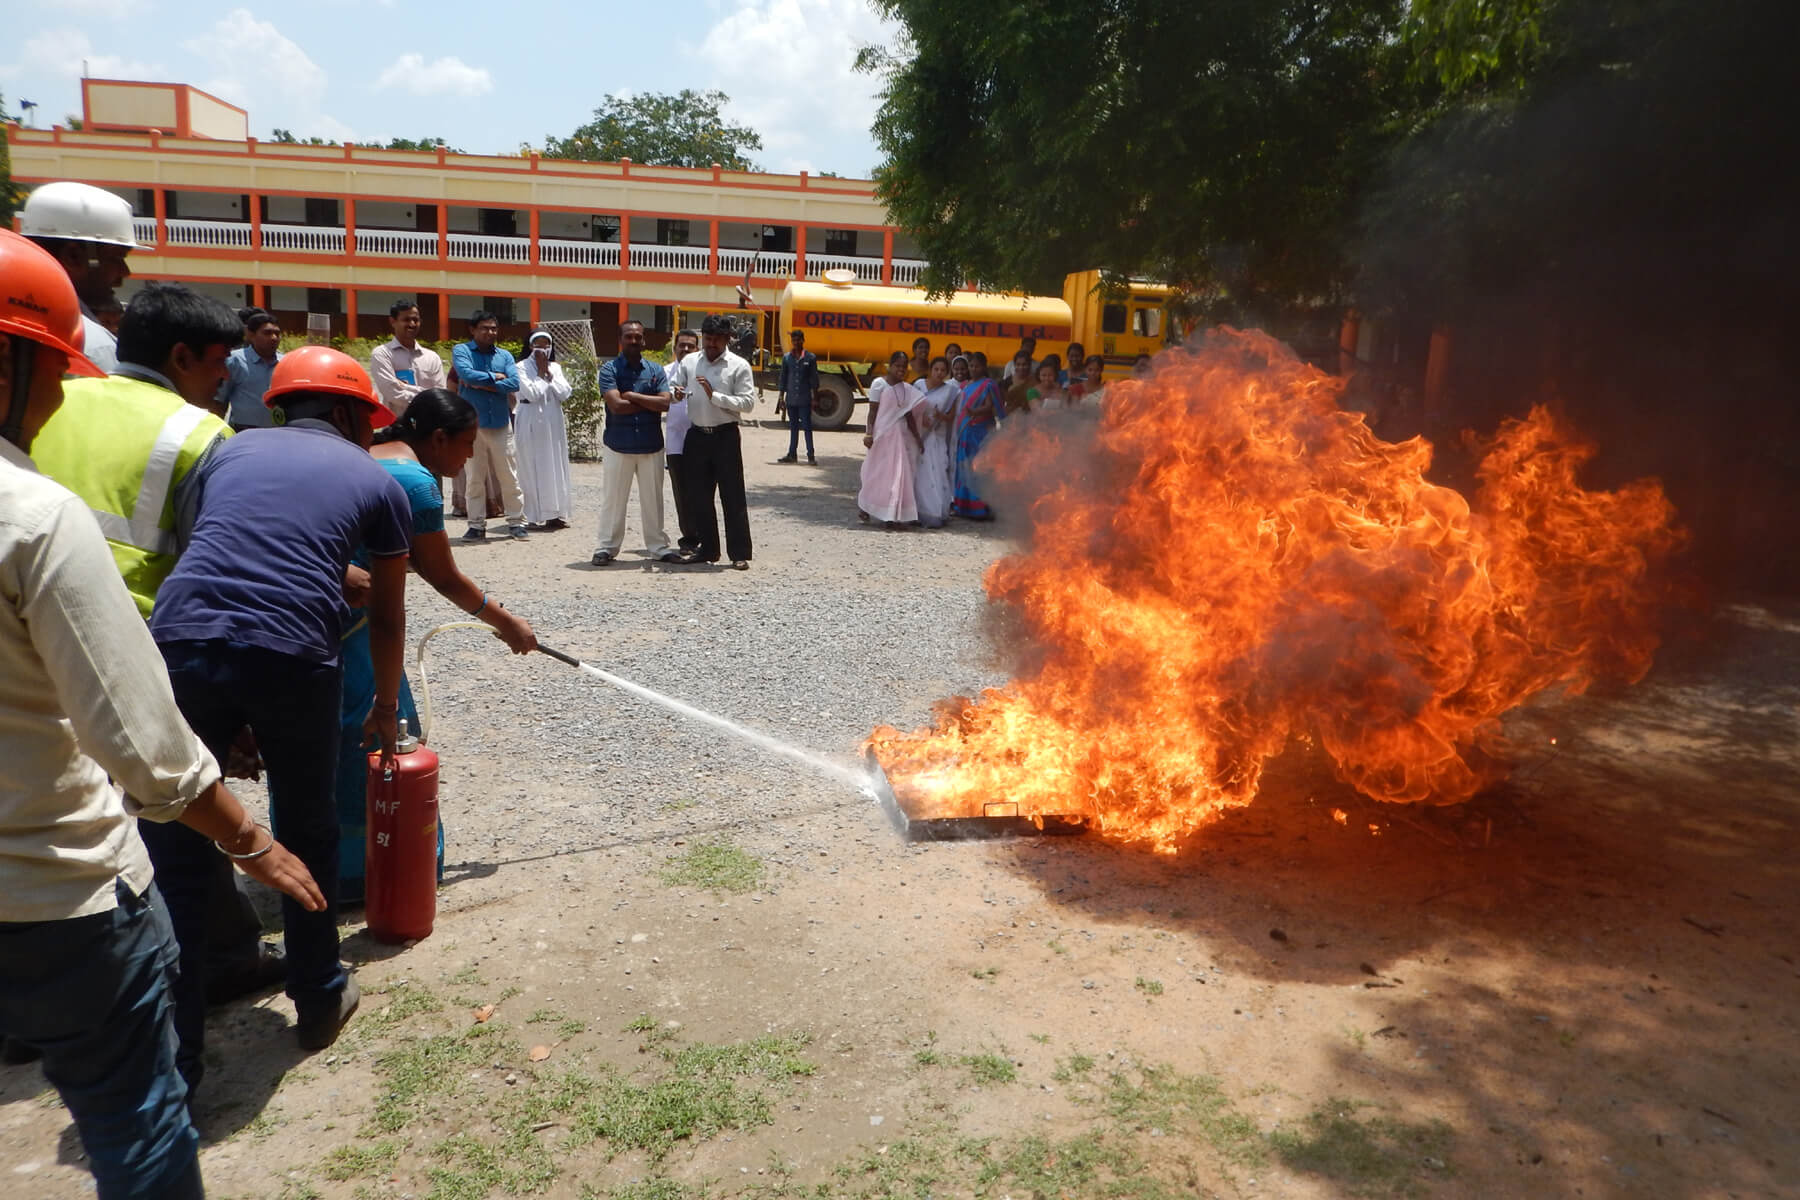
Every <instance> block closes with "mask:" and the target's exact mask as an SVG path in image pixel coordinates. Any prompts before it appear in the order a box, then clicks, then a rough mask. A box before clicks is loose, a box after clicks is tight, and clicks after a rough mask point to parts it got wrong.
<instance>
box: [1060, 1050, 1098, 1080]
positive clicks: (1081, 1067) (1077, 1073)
mask: <svg viewBox="0 0 1800 1200" xmlns="http://www.w3.org/2000/svg"><path fill="white" fill-rule="evenodd" d="M1093 1069H1094V1060H1093V1058H1092V1056H1090V1055H1086V1054H1071V1055H1069V1057H1067V1058H1060V1059H1057V1061H1056V1070H1054V1071H1052V1072H1050V1078H1052V1079H1054V1080H1056V1082H1058V1083H1068V1082H1069V1081H1070V1080H1072V1079H1082V1078H1085V1077H1086V1076H1087V1073H1088V1072H1089V1071H1092V1070H1093Z"/></svg>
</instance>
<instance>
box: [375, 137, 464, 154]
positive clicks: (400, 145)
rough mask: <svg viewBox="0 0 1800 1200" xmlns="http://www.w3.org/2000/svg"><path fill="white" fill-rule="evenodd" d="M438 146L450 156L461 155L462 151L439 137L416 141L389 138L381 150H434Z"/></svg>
mask: <svg viewBox="0 0 1800 1200" xmlns="http://www.w3.org/2000/svg"><path fill="white" fill-rule="evenodd" d="M439 146H442V147H443V148H444V149H445V150H448V151H449V152H450V153H451V154H461V153H462V150H460V149H459V148H457V147H455V146H452V145H451V144H450V143H449V142H446V141H445V140H444V139H443V138H441V137H437V138H418V139H416V140H415V139H413V138H390V139H389V140H388V144H387V145H385V146H383V147H382V149H383V150H436V149H437V148H438V147H439Z"/></svg>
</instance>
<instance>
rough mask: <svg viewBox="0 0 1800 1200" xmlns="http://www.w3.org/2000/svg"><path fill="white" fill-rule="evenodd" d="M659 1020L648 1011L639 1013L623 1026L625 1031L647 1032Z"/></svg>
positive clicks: (655, 1025)
mask: <svg viewBox="0 0 1800 1200" xmlns="http://www.w3.org/2000/svg"><path fill="white" fill-rule="evenodd" d="M658 1024H659V1022H658V1021H657V1019H656V1018H655V1017H653V1016H651V1015H650V1014H649V1013H639V1014H638V1015H637V1016H635V1017H633V1018H631V1021H630V1022H629V1023H628V1024H627V1025H626V1026H625V1032H626V1033H649V1032H650V1031H651V1030H652V1029H655V1028H656V1027H657V1025H658Z"/></svg>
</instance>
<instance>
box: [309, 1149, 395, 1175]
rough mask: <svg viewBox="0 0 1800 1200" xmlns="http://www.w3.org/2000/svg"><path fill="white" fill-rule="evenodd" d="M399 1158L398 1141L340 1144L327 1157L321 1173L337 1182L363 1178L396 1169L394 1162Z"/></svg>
mask: <svg viewBox="0 0 1800 1200" xmlns="http://www.w3.org/2000/svg"><path fill="white" fill-rule="evenodd" d="M399 1159H400V1146H399V1144H398V1143H396V1142H389V1141H380V1142H370V1143H369V1144H367V1145H355V1146H339V1147H338V1148H337V1149H335V1150H333V1151H332V1152H331V1153H330V1155H328V1156H327V1157H326V1159H325V1165H324V1167H323V1168H321V1170H320V1172H319V1173H320V1174H322V1175H324V1176H325V1178H327V1179H330V1180H334V1181H337V1182H342V1181H343V1180H346V1179H363V1178H366V1177H367V1176H370V1175H382V1174H386V1173H387V1172H388V1171H391V1170H393V1169H394V1164H395V1163H396V1162H398V1161H399Z"/></svg>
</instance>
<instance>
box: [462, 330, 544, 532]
mask: <svg viewBox="0 0 1800 1200" xmlns="http://www.w3.org/2000/svg"><path fill="white" fill-rule="evenodd" d="M499 336H500V318H499V317H497V316H495V315H494V314H493V313H491V312H489V311H487V310H486V309H485V308H478V309H476V310H475V311H474V312H473V313H471V314H469V340H468V341H466V342H464V343H462V344H461V345H459V346H457V347H456V349H455V350H454V351H453V352H452V353H451V355H450V359H451V363H452V366H453V368H454V370H455V371H456V379H457V382H458V383H459V384H461V386H462V398H463V399H464V400H467V401H468V402H469V403H470V404H473V405H474V406H475V413H476V416H477V417H478V419H479V420H478V423H479V425H480V432H478V433H477V434H476V437H475V453H474V454H473V455H471V456H470V457H469V465H468V466H467V467H466V468H465V469H464V474H465V477H466V478H467V479H468V483H467V485H466V487H467V491H468V497H469V529H468V532H466V533H464V534H463V541H465V542H479V541H483V540H485V539H486V538H487V478H488V470H489V469H490V468H491V469H492V470H493V472H494V478H496V479H498V480H499V481H500V498H501V500H502V501H503V502H504V503H505V506H506V524H507V528H508V531H509V532H510V533H511V534H512V537H513V540H514V541H520V542H522V541H524V540H525V538H526V537H527V536H528V535H527V534H526V532H525V493H524V492H523V491H522V490H521V489H520V487H519V450H518V447H517V446H516V445H515V444H514V443H513V428H512V414H513V405H514V404H515V403H517V402H518V396H519V368H518V367H517V366H516V365H514V363H513V356H512V355H511V354H508V353H507V352H506V351H505V350H502V349H501V348H500V347H498V346H496V345H494V342H495V340H496V339H497V338H499Z"/></svg>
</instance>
